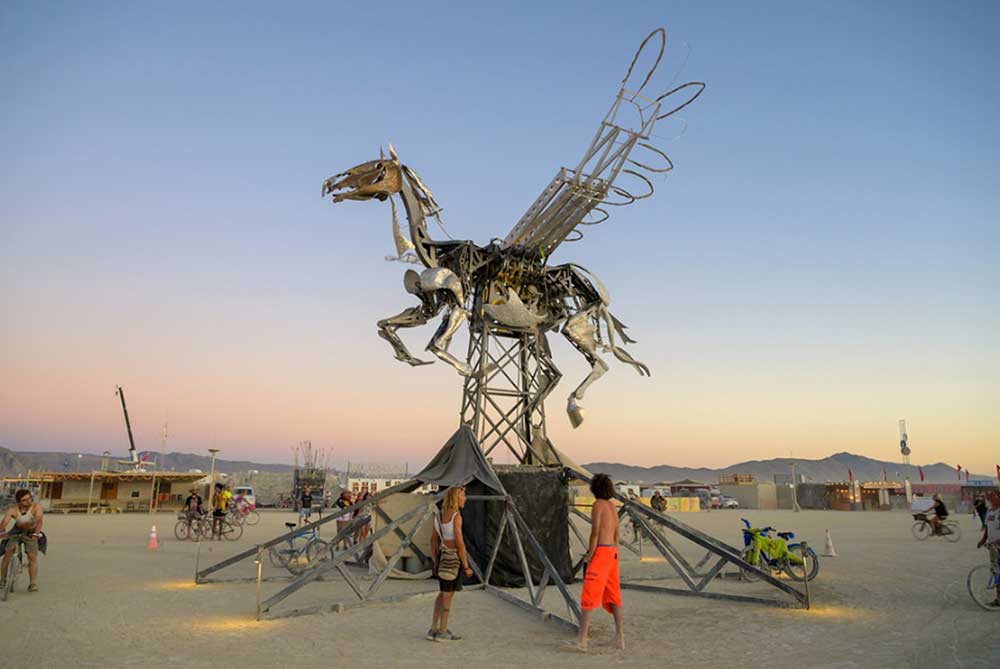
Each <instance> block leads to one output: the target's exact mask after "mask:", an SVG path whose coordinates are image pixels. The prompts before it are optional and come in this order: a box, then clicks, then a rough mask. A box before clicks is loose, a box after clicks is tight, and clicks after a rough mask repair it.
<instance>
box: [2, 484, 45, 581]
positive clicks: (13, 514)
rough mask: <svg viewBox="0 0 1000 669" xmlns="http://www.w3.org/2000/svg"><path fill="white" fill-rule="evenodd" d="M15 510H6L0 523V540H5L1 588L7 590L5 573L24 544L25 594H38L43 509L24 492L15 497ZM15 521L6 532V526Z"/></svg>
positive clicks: (13, 507) (19, 492) (29, 494)
mask: <svg viewBox="0 0 1000 669" xmlns="http://www.w3.org/2000/svg"><path fill="white" fill-rule="evenodd" d="M14 502H15V503H14V506H12V507H10V508H9V509H7V511H6V512H5V513H4V516H3V520H2V521H0V536H4V537H6V539H5V540H4V544H5V545H6V549H5V550H4V553H3V563H2V564H0V588H4V587H6V586H7V570H8V568H9V567H10V562H11V560H12V559H13V558H14V551H16V550H17V547H18V545H19V544H24V550H25V552H26V553H27V554H28V577H29V578H30V579H31V583H30V585H28V592H35V591H37V590H38V583H37V581H38V540H39V539H40V538H41V537H42V505H41V504H36V503H35V502H34V500H33V499H32V497H31V492H29V491H28V490H25V489H24V488H22V489H20V490H18V491H17V492H16V493H14ZM12 520H13V521H14V527H12V528H11V529H10V531H9V532H8V531H7V530H6V528H7V523H9V522H10V521H12Z"/></svg>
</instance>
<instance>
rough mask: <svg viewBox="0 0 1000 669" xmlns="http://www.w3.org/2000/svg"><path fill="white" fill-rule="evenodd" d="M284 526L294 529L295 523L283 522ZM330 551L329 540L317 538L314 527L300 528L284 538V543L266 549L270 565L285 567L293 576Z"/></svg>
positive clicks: (317, 533) (289, 529) (290, 529)
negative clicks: (300, 529) (299, 530)
mask: <svg viewBox="0 0 1000 669" xmlns="http://www.w3.org/2000/svg"><path fill="white" fill-rule="evenodd" d="M285 527H287V528H288V531H289V532H291V531H292V530H294V529H295V527H296V525H295V523H285ZM329 552H330V544H329V542H326V541H323V540H322V539H320V538H319V532H317V531H316V528H315V527H314V528H312V529H310V530H302V531H301V532H298V533H296V534H293V535H292V536H290V537H288V538H287V539H285V543H284V544H279V545H277V546H271V548H269V549H268V551H267V556H268V559H270V561H271V565H272V566H274V567H278V568H283V569H287V570H288V571H289V572H291V573H292V574H293V575H294V576H298V575H299V574H301V573H302V572H304V571H305V570H306V569H308V568H309V567H310V566H312V565H313V564H314V563H315V562H316V560H317V559H319V557H320V556H321V555H323V554H327V553H329Z"/></svg>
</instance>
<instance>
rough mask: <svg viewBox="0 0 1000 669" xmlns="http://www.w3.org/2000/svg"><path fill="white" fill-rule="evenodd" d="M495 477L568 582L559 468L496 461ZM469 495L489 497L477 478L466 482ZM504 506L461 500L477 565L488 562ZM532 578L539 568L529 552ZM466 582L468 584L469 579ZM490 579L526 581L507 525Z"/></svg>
mask: <svg viewBox="0 0 1000 669" xmlns="http://www.w3.org/2000/svg"><path fill="white" fill-rule="evenodd" d="M495 469H496V473H497V476H498V477H499V480H500V483H501V484H502V485H503V488H504V489H505V490H506V491H507V494H509V495H510V496H511V498H512V499H513V502H514V506H515V507H516V508H517V509H518V511H519V512H520V514H521V515H522V517H523V518H524V520H525V522H526V524H527V525H528V527H530V528H531V532H532V534H534V535H535V537H536V538H537V539H538V541H539V543H541V545H542V548H543V549H544V550H545V554H546V555H547V556H548V557H549V560H551V561H552V564H553V566H555V568H556V571H557V572H558V573H559V576H560V577H561V578H562V580H563V581H564V582H566V583H572V582H573V565H572V562H571V559H570V554H569V511H568V509H569V507H568V504H569V498H568V493H567V486H566V482H565V480H564V478H563V476H562V468H559V469H540V468H538V467H534V466H521V465H513V466H504V465H495ZM466 492H467V493H468V494H469V495H488V494H490V492H489V490H488V489H487V488H486V487H485V486H484V485H483V484H482V483H480V482H479V481H473V482H472V483H470V484H469V485H468V486H466ZM505 512H506V506H505V504H504V503H502V502H496V501H477V500H470V501H468V502H466V504H465V509H464V510H463V512H462V527H463V534H464V536H465V546H466V548H467V549H468V551H469V554H470V555H471V556H472V558H473V559H474V560H476V561H477V562H478V563H479V564H486V563H487V562H489V558H490V555H492V553H493V547H494V545H495V544H496V538H497V535H498V534H499V532H500V525H501V522H502V519H503V517H504V514H505ZM526 558H527V560H528V568H529V569H530V571H531V575H532V580H533V581H534V582H535V583H538V582H540V581H541V579H542V574H543V573H544V567H543V565H542V563H541V562H540V561H539V560H538V559H537V558H536V557H535V556H534V555H533V554H532V555H526ZM470 582H473V581H472V580H470ZM490 583H491V584H492V585H496V586H499V587H513V588H519V587H523V586H524V585H525V581H524V569H523V568H522V566H521V559H520V555H519V553H518V550H517V545H516V543H515V540H514V535H513V533H512V532H511V530H510V528H509V527H508V528H507V529H506V531H505V532H504V533H503V537H502V539H501V542H500V551H499V552H498V553H497V558H496V563H495V565H494V567H493V573H492V574H491V577H490Z"/></svg>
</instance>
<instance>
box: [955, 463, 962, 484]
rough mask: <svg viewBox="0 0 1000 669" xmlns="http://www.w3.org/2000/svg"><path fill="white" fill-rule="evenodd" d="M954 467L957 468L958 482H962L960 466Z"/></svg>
mask: <svg viewBox="0 0 1000 669" xmlns="http://www.w3.org/2000/svg"><path fill="white" fill-rule="evenodd" d="M956 467H957V468H958V472H957V474H958V480H959V481H961V480H962V465H956Z"/></svg>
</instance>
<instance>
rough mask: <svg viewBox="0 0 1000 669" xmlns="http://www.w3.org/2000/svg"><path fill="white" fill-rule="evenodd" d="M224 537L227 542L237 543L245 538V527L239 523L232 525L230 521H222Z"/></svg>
mask: <svg viewBox="0 0 1000 669" xmlns="http://www.w3.org/2000/svg"><path fill="white" fill-rule="evenodd" d="M222 536H223V537H225V538H226V540H227V541H236V540H237V539H239V538H240V537H242V536H243V526H242V525H240V524H239V523H231V522H229V520H228V519H226V520H223V521H222Z"/></svg>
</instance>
